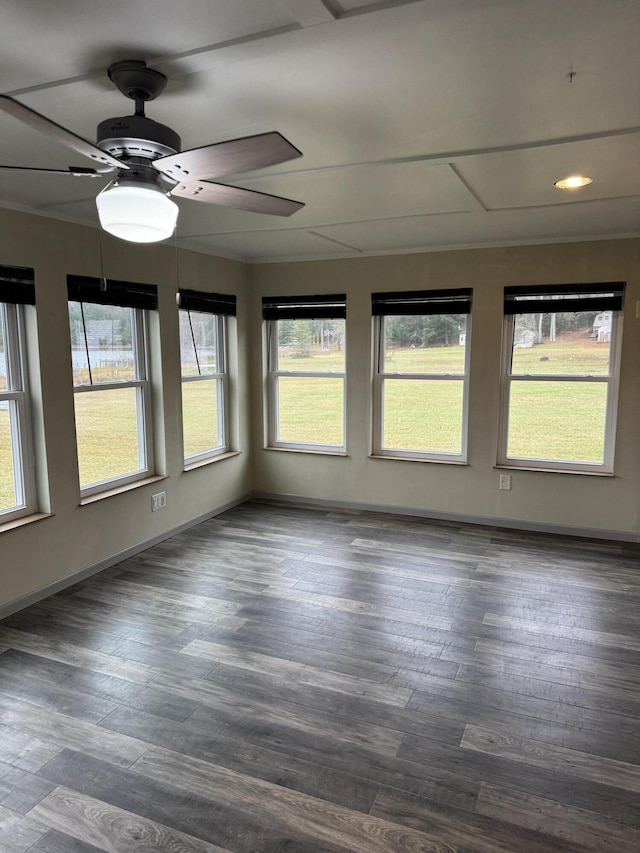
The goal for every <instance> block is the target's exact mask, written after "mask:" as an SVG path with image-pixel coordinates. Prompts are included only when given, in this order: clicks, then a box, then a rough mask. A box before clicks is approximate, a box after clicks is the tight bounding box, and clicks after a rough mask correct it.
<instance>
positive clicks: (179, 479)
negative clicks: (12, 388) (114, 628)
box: [0, 210, 251, 607]
mask: <svg viewBox="0 0 640 853" xmlns="http://www.w3.org/2000/svg"><path fill="white" fill-rule="evenodd" d="M102 240H103V255H104V273H105V275H106V276H107V277H110V278H115V279H124V280H130V281H140V282H148V283H152V284H157V285H158V295H159V310H158V312H157V314H156V312H154V317H153V322H152V323H151V335H152V355H151V362H152V364H151V368H152V382H153V385H154V391H155V401H156V402H155V409H154V418H155V420H154V426H155V439H156V441H155V455H156V470H157V471H158V472H159V473H162V474H166V477H167V478H166V479H165V480H163V481H162V482H160V483H155V484H149V485H145V486H141V487H139V488H136V489H134V490H132V491H128V492H124V493H122V494H119V495H115V496H113V497H110V498H107V499H104V500H101V501H98V502H96V503H93V504H89V505H86V506H80V505H79V490H78V472H77V461H76V450H75V427H74V416H73V391H72V373H71V348H70V341H69V324H68V313H67V294H66V276H67V273H75V274H80V275H91V276H100V275H101V268H100V246H99V238H98V231H97V230H95V229H91V228H85V227H81V226H77V225H70V224H68V223H63V222H59V221H55V220H51V219H45V218H42V217H36V216H31V215H27V214H22V213H15V212H12V211H7V210H0V262H1V263H3V264H9V265H18V266H30V267H34V268H35V276H36V301H37V307H36V310H35V311H31V312H30V315H31V316H30V317H29V322H30V324H31V325H32V326H33V327H34V328H32V329H30V331H36V332H37V344H36V341H35V336H34V335H32V336H31V342H32V344H36V345H35V346H32V349H31V352H30V357H31V365H32V366H34V365H35V367H36V369H35V370H34V371H33V378H34V380H35V383H36V388H35V394H34V396H35V398H36V400H37V399H38V398H39V397H40V395H41V400H42V406H41V408H40V406H38V409H37V411H36V418H35V420H36V424H35V427H36V451H37V459H38V465H39V475H40V476H39V491H40V495H39V497H40V506H41V507H42V508H43V509H46V510H49V511H50V512H51V513H52V514H53V515H52V517H50V518H45V519H43V520H41V521H37V522H35V523H32V524H27V525H25V526H22V527H17V528H15V529H12V530H9V531H5V532H2V533H0V607H2V606H3V605H6V604H7V603H9V602H12V601H14V600H15V599H20V598H22V597H23V596H25V595H27V594H30V593H33V592H35V591H37V590H39V589H41V588H43V587H46V586H48V585H50V584H53V583H55V582H57V581H60V580H61V579H62V578H65V577H67V576H70V575H72V574H74V573H76V572H78V571H81V570H82V569H85V568H86V567H89V566H92V565H95V564H96V563H100V562H102V561H105V560H108V559H109V558H110V557H111V556H112V555H114V554H118V553H120V552H122V551H125V550H126V549H129V548H132V547H134V546H135V545H136V544H137V543H140V542H146V541H149V540H151V539H153V538H155V537H159V536H162V535H163V533H165V532H168V531H170V530H173V529H175V528H176V527H179V526H180V525H183V524H185V523H187V522H189V521H190V520H192V519H194V518H198V517H200V516H203V515H204V514H206V513H211V514H212V513H213V512H215V510H216V508H218V507H221V506H224V505H226V504H228V503H231V502H233V501H237V500H239V499H241V498H242V497H243V496H245V495H246V494H248V493H249V492H250V490H251V466H250V453H249V434H248V427H247V425H248V423H249V421H250V419H249V397H248V382H247V381H246V377H247V366H246V357H245V353H246V351H247V327H248V324H247V300H246V281H245V279H246V269H245V267H244V265H243V264H240V263H237V262H233V261H228V260H224V259H221V258H216V257H212V256H208V255H202V254H195V253H189V252H181V253H180V260H179V276H180V286H182V287H190V288H198V289H202V290H214V291H219V292H222V293H234V294H236V295H237V296H238V320H237V331H238V334H237V343H236V336H235V335H234V334H231V335H230V338H231V340H230V344H231V358H230V362H231V364H230V385H231V398H232V399H231V403H232V413H233V417H232V424H233V433H232V434H233V447H234V449H236V450H240V451H242V452H241V453H240V455H238V456H235V457H233V458H229V459H224V460H219V461H217V462H215V463H213V464H211V465H207V466H205V467H202V468H199V469H197V470H193V471H188V472H183V470H182V469H183V465H182V449H181V425H180V424H181V421H180V368H179V337H178V320H177V308H176V290H177V278H176V254H175V249H174V248H173V247H171V246H167V245H161V246H148V245H147V246H136V245H134V244H129V243H124V242H122V241H118V240H115V239H113V238H110V237H109V236H108V235H105V234H103V235H102ZM36 324H37V327H36ZM235 325H236V324H235V323H232V326H235ZM37 350H39V367H38V365H37V364H35V362H36V361H38V359H37V356H38V352H37ZM160 490H164V491H166V493H167V508H166V509H164V510H161V511H159V512H155V513H153V515H152V513H151V494H152V493H153V492H157V491H160Z"/></svg>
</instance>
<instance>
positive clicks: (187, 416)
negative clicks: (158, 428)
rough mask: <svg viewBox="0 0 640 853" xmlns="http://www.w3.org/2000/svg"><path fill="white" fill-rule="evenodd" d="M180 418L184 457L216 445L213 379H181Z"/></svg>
mask: <svg viewBox="0 0 640 853" xmlns="http://www.w3.org/2000/svg"><path fill="white" fill-rule="evenodd" d="M182 419H183V432H184V455H185V458H186V457H189V456H195V455H197V454H200V453H206V451H208V450H211V449H212V448H216V447H219V446H220V442H221V439H222V436H221V435H220V431H219V429H218V383H217V382H216V381H214V382H184V383H183V385H182Z"/></svg>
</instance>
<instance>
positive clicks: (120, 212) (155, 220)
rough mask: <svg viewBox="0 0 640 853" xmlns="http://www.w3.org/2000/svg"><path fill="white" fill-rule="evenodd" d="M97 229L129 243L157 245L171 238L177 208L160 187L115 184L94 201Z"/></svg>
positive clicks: (176, 216) (176, 217)
mask: <svg viewBox="0 0 640 853" xmlns="http://www.w3.org/2000/svg"><path fill="white" fill-rule="evenodd" d="M96 204H97V206H98V218H99V219H100V225H102V227H103V228H104V230H105V231H108V232H109V234H113V235H114V237H119V238H120V239H121V240H129V241H130V242H132V243H157V242H159V241H160V240H165V239H166V238H167V237H171V235H172V234H173V232H174V230H175V227H176V222H177V219H178V205H177V204H176V203H175V202H174V201H172V200H171V199H170V198H168V196H166V195H165V194H164V193H163V191H162V190H161V189H160V188H159V187H154V186H145V185H141V186H136V185H132V184H128V183H122V184H114V185H113V186H112V187H109V188H108V189H106V190H104V191H103V192H101V193H100V195H99V196H98V198H97V199H96Z"/></svg>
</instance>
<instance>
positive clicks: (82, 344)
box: [69, 302, 136, 385]
mask: <svg viewBox="0 0 640 853" xmlns="http://www.w3.org/2000/svg"><path fill="white" fill-rule="evenodd" d="M69 321H70V329H71V352H72V359H73V384H74V385H99V384H101V383H111V382H128V381H131V380H133V379H135V378H136V367H135V353H134V342H135V329H134V323H135V309H133V308H124V307H121V306H119V305H93V304H91V303H81V302H70V303H69Z"/></svg>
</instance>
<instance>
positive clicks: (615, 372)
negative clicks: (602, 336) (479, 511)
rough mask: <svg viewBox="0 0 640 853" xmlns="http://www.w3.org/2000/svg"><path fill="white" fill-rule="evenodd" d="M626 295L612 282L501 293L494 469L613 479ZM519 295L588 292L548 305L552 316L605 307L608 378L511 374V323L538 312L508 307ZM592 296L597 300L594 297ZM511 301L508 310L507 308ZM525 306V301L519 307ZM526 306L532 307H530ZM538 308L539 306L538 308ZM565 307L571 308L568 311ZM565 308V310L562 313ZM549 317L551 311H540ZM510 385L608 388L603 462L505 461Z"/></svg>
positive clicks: (618, 284)
mask: <svg viewBox="0 0 640 853" xmlns="http://www.w3.org/2000/svg"><path fill="white" fill-rule="evenodd" d="M623 291H624V283H621V282H614V283H611V284H601V285H593V284H590V285H560V286H548V287H538V286H532V287H523V288H516V287H513V288H505V314H504V319H503V333H502V356H501V369H500V403H499V412H498V447H497V455H496V467H498V468H517V469H520V470H531V471H539V472H556V473H566V474H569V473H574V474H603V475H613V473H614V456H615V438H616V427H617V414H618V393H619V387H620V361H621V353H622V326H623V311H622V295H623ZM516 292H522V293H524V294H531V295H536V294H540V295H548V294H551V295H556V296H558V295H562V294H576V293H578V294H579V293H587V294H590V298H588V299H584V301H581V302H579V301H577V300H575V299H569V298H568V299H566V300H565V301H564V303H563V300H562V299H561V298H559V299H557V301H554V302H552V303H550V304H553V305H554V306H557V307H558V311H557V312H556V313H565V312H566V313H575V312H577V311H584V310H587V311H590V310H594V311H599V310H602V306H603V305H604V306H605V308H606V310H611V311H612V323H611V339H610V345H609V373H608V374H544V373H536V374H515V375H514V374H512V373H511V365H512V356H513V337H514V333H515V318H516V316H518V315H519V314H526V313H535V314H538V313H540V312H539V311H526V310H515V305H514V304H513V302H512V294H514V293H516ZM610 292H615V300H616V301H615V302H612V301H611V300H609V301H608V302H604V301H602V300H598V299H597V295H598V294H601V293H610ZM592 294H595V295H596V298H595V300H594V297H593V296H591V295H592ZM509 302H511V307H510V306H509ZM520 304H521V305H522V306H523V307H525V306H526V304H527V303H526V302H525V301H523V302H521V303H520ZM528 304H529V305H532V304H536V303H532V302H529V303H528ZM538 304H539V303H538ZM566 306H571V307H569V309H568V311H567V308H566ZM543 307H549V303H546V302H545V303H543ZM563 307H564V308H565V310H564V311H563ZM543 313H550V312H543ZM513 382H581V383H585V382H588V383H593V384H606V386H607V405H606V409H605V421H604V447H603V459H602V463H593V462H571V461H565V460H556V459H539V458H531V459H529V458H522V457H518V456H508V455H507V449H508V442H509V407H510V397H511V394H510V391H511V385H512V383H513Z"/></svg>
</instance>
